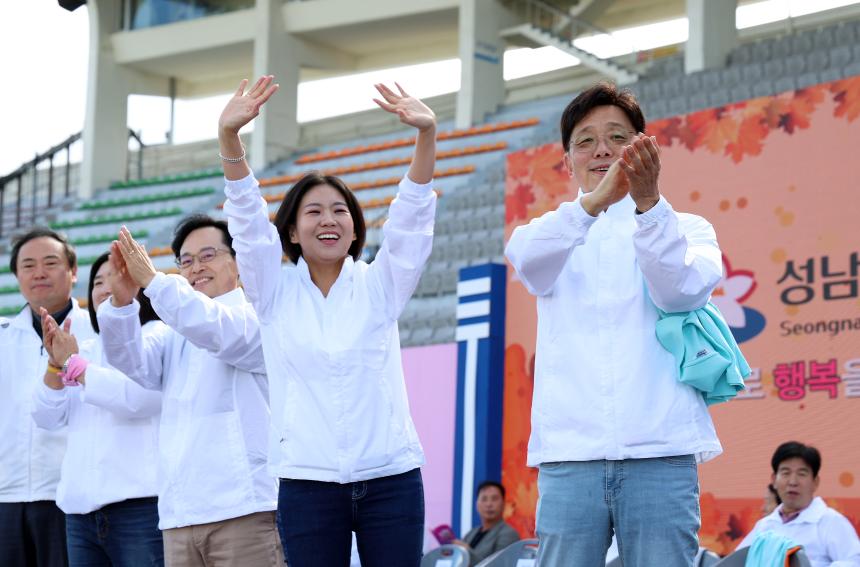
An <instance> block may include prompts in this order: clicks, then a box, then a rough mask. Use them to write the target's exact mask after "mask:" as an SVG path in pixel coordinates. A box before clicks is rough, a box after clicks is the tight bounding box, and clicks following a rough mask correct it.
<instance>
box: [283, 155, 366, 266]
mask: <svg viewBox="0 0 860 567" xmlns="http://www.w3.org/2000/svg"><path fill="white" fill-rule="evenodd" d="M319 185H331V186H332V187H334V189H335V190H336V191H337V192H338V193H340V194H341V196H343V198H344V200H345V201H346V206H347V208H348V209H349V214H350V216H351V217H352V224H353V230H354V231H355V240H353V242H352V244H350V246H349V255H350V256H352V259H353V260H358V259H359V258H360V257H361V250H362V249H363V248H364V240H365V238H367V227H366V225H365V222H364V213H363V212H362V210H361V205H360V204H359V203H358V199H356V197H355V194H354V193H353V192H352V191H350V189H349V187H347V186H346V183H344V182H343V180H342V179H340V178H339V177H335V176H334V175H323V174H322V173H320V172H318V171H311V172H309V173H306V174H305V175H303V176H302V178H301V179H299V180H298V181H296V183H295V185H293V186H292V187H291V188H290V190H289V191H287V194H286V195H284V200H283V201H281V206H280V207H278V212H277V213H275V222H274V224H275V227H276V228H277V229H278V235H280V237H281V248H282V249H283V250H284V254H286V255H287V257H288V258H289V259H290V261H291V262H292V263H293V264H295V263H297V262H298V261H299V258H300V257H301V256H302V247H301V246H299V245H298V244H295V243H293V242H290V230H291V229H293V228H294V227H295V226H296V217H297V216H298V212H299V204H300V203H301V202H302V198H303V197H304V196H305V194H306V193H307V192H308V191H310V190H311V189H313V188H314V187H318V186H319Z"/></svg>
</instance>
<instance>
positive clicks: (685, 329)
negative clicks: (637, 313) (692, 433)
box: [657, 302, 750, 405]
mask: <svg viewBox="0 0 860 567" xmlns="http://www.w3.org/2000/svg"><path fill="white" fill-rule="evenodd" d="M657 339H658V340H659V341H660V344H661V345H663V348H665V349H666V350H667V351H669V352H670V353H671V354H672V356H674V357H675V362H676V363H677V365H678V377H679V380H680V381H681V382H682V383H683V384H687V385H689V386H692V387H693V388H696V389H697V390H699V391H700V392H702V396H704V398H705V402H706V403H707V404H708V405H712V404H718V403H720V402H727V401H729V400H730V399H732V398H733V397H735V396H736V395H737V393H738V392H739V391H741V390H743V389H744V380H743V379H744V378H746V377H747V376H749V375H750V366H749V364H747V361H746V359H745V358H744V355H743V354H742V353H741V350H740V348H738V343H737V341H735V338H734V336H733V335H732V332H731V330H730V329H729V326H728V324H727V323H726V321H725V319H723V316H722V314H721V313H720V311H719V309H717V307H716V306H715V305H713V304H712V303H710V302H709V303H708V304H707V305H705V306H704V307H702V308H701V309H696V310H695V311H687V312H680V313H666V312H664V311H662V310H661V311H660V319H659V320H658V321H657Z"/></svg>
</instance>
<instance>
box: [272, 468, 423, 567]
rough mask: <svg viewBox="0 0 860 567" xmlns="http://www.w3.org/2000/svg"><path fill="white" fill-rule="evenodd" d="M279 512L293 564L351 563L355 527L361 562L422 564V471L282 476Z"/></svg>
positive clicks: (376, 566) (343, 566)
mask: <svg viewBox="0 0 860 567" xmlns="http://www.w3.org/2000/svg"><path fill="white" fill-rule="evenodd" d="M278 516H279V517H280V521H281V527H282V529H283V536H284V554H285V555H286V556H287V563H288V564H289V566H290V567H319V566H321V565H325V566H326V567H349V557H350V550H351V547H352V532H355V535H356V539H357V541H358V554H359V556H360V557H361V565H362V567H419V565H420V564H421V554H422V549H423V547H424V486H423V483H422V480H421V471H420V470H419V469H415V470H412V471H409V472H406V473H403V474H398V475H394V476H387V477H382V478H375V479H372V480H368V481H364V482H352V483H347V484H338V483H335V482H316V481H312V480H290V479H281V486H280V493H279V495H278Z"/></svg>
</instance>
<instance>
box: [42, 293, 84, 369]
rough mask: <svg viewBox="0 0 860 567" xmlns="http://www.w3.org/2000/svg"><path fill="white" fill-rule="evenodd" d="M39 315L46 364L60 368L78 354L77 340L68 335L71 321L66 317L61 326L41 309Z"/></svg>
mask: <svg viewBox="0 0 860 567" xmlns="http://www.w3.org/2000/svg"><path fill="white" fill-rule="evenodd" d="M39 314H40V315H41V316H42V342H43V344H44V345H45V350H46V351H48V363H49V364H51V365H52V366H56V367H59V366H62V365H63V364H64V363H65V362H66V360H68V358H69V357H70V356H72V355H73V354H77V353H78V340H77V339H76V338H75V336H74V335H72V334H71V333H70V330H71V327H72V319H71V318H69V317H66V320H65V321H63V326H62V327H60V326H59V325H58V324H57V321H56V320H54V318H53V317H51V315H50V314H49V313H48V311H47V310H46V309H45V308H44V307H41V308H39Z"/></svg>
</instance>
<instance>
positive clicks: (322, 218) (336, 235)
mask: <svg viewBox="0 0 860 567" xmlns="http://www.w3.org/2000/svg"><path fill="white" fill-rule="evenodd" d="M355 239H356V236H355V226H354V224H353V220H352V215H351V214H350V212H349V207H348V206H347V203H346V199H344V197H343V195H342V194H341V193H340V191H338V190H337V189H335V188H334V187H332V186H331V185H328V184H322V185H317V186H316V187H314V188H313V189H310V190H309V191H308V192H307V193H305V194H304V196H303V197H302V200H301V201H300V202H299V207H298V211H297V214H296V224H295V226H293V227H291V228H290V242H292V243H294V244H298V245H299V246H301V249H302V257H303V258H304V259H305V262H307V263H308V265H309V266H314V265H322V264H336V263H338V262H343V261H344V259H345V258H346V256H347V254H349V247H350V246H351V245H352V243H353V241H354V240H355Z"/></svg>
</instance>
